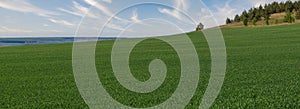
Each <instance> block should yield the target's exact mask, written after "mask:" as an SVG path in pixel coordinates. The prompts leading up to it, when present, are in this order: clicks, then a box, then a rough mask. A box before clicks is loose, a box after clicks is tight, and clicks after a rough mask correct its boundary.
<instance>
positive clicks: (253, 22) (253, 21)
mask: <svg viewBox="0 0 300 109" xmlns="http://www.w3.org/2000/svg"><path fill="white" fill-rule="evenodd" d="M256 22H257V19H256V18H255V17H254V18H253V20H252V24H253V25H256Z"/></svg>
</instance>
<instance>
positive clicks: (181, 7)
mask: <svg viewBox="0 0 300 109" xmlns="http://www.w3.org/2000/svg"><path fill="white" fill-rule="evenodd" d="M188 3H189V0H174V8H175V9H173V10H170V9H166V8H159V9H158V11H159V12H160V13H163V14H167V15H170V16H173V17H175V18H177V19H179V20H182V15H181V13H180V11H187V10H188V7H189V6H188Z"/></svg>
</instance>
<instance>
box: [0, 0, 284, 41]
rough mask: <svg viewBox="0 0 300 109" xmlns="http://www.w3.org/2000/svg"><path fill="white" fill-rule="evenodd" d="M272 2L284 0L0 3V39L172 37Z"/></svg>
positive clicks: (38, 0)
mask: <svg viewBox="0 0 300 109" xmlns="http://www.w3.org/2000/svg"><path fill="white" fill-rule="evenodd" d="M273 1H285V0H1V1H0V16H1V20H0V37H15V36H26V37H31V36H39V37H40V36H43V37H61V36H63V37H65V36H74V34H75V33H76V32H77V33H78V34H80V36H98V35H99V32H101V30H102V32H101V34H100V36H115V35H120V34H122V35H123V36H127V37H129V36H153V35H167V34H176V33H181V32H187V31H193V30H194V28H195V26H196V25H197V23H199V22H202V23H204V25H205V27H206V28H209V27H214V26H217V25H223V24H224V23H225V18H226V17H231V18H232V17H233V16H234V15H235V14H237V13H241V12H242V11H243V10H245V9H249V8H251V7H257V6H259V5H260V4H265V3H270V2H273ZM82 17H84V19H83V20H82ZM102 27H105V28H104V29H102ZM78 28H79V30H78V31H76V30H77V29H78Z"/></svg>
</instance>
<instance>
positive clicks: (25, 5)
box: [0, 0, 58, 17]
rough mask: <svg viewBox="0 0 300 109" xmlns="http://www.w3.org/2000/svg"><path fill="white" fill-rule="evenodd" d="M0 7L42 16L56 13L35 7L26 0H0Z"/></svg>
mask: <svg viewBox="0 0 300 109" xmlns="http://www.w3.org/2000/svg"><path fill="white" fill-rule="evenodd" d="M0 7H1V8H4V9H7V10H12V11H17V12H23V13H32V14H36V15H38V16H43V17H49V16H52V15H58V14H57V13H55V12H52V11H48V10H44V9H41V8H39V7H36V6H34V5H32V4H31V3H29V2H28V1H27V0H1V1H0Z"/></svg>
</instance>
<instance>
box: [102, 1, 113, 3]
mask: <svg viewBox="0 0 300 109" xmlns="http://www.w3.org/2000/svg"><path fill="white" fill-rule="evenodd" d="M103 1H104V2H106V3H111V2H112V0H103Z"/></svg>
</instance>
